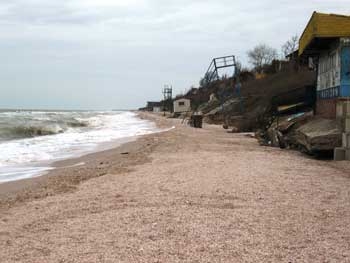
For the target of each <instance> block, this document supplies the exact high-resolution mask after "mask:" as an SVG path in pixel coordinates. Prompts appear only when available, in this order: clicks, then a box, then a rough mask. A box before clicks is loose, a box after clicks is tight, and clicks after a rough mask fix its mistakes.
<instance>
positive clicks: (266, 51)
mask: <svg viewBox="0 0 350 263" xmlns="http://www.w3.org/2000/svg"><path fill="white" fill-rule="evenodd" d="M248 58H249V62H250V63H251V64H252V65H253V66H254V69H255V70H256V71H257V72H259V73H261V72H262V69H263V67H264V66H265V65H269V64H271V62H272V61H273V60H274V59H276V58H277V50H276V49H274V48H272V47H269V46H267V45H266V44H260V45H258V46H256V47H254V48H253V49H252V50H250V51H248Z"/></svg>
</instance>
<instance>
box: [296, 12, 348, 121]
mask: <svg viewBox="0 0 350 263" xmlns="http://www.w3.org/2000/svg"><path fill="white" fill-rule="evenodd" d="M299 56H301V57H303V58H306V59H308V60H309V61H310V65H312V64H314V65H315V67H316V69H317V102H316V115H320V116H322V117H325V118H331V119H333V118H336V111H337V110H336V109H337V102H338V101H341V100H344V99H349V98H350V16H343V15H335V14H322V13H317V12H314V13H313V15H312V17H311V19H310V21H309V23H308V24H307V26H306V28H305V30H304V32H303V34H302V36H301V38H300V41H299Z"/></svg>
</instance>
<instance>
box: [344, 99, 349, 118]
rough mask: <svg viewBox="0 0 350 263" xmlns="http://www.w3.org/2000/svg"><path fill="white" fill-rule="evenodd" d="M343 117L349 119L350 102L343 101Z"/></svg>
mask: <svg viewBox="0 0 350 263" xmlns="http://www.w3.org/2000/svg"><path fill="white" fill-rule="evenodd" d="M343 116H344V117H348V116H349V117H350V101H343Z"/></svg>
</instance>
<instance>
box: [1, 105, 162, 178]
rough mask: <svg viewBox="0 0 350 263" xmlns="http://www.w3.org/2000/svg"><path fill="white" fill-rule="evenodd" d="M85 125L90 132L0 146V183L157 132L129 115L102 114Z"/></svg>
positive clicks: (31, 175)
mask: <svg viewBox="0 0 350 263" xmlns="http://www.w3.org/2000/svg"><path fill="white" fill-rule="evenodd" d="M86 121H87V122H89V123H90V124H92V127H93V128H92V129H91V127H90V128H89V129H86V128H85V129H84V128H77V129H69V130H68V131H66V132H65V133H61V134H56V135H50V136H41V137H35V138H27V139H21V140H14V141H8V142H3V143H1V144H0V182H5V181H13V180H19V179H23V178H29V177H33V176H36V175H38V174H40V173H42V172H44V171H47V170H48V169H49V167H48V166H47V163H49V162H53V161H56V160H61V159H66V158H70V157H75V156H79V155H82V154H84V153H88V152H92V151H94V150H96V148H97V147H98V146H99V145H100V144H102V143H106V142H111V141H113V140H117V139H122V138H128V137H134V136H139V135H144V134H149V133H153V132H157V131H158V130H157V128H156V126H155V125H154V124H153V123H151V122H149V121H146V120H141V119H139V118H137V116H136V114H134V113H131V112H124V113H115V114H104V113H101V114H97V115H96V116H94V117H91V118H88V119H86ZM44 163H45V165H43V164H44Z"/></svg>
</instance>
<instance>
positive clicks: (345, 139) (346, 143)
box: [342, 132, 350, 148]
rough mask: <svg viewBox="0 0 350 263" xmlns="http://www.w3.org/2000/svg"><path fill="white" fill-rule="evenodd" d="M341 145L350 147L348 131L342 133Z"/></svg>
mask: <svg viewBox="0 0 350 263" xmlns="http://www.w3.org/2000/svg"><path fill="white" fill-rule="evenodd" d="M342 145H343V147H344V148H350V133H348V132H344V133H343V138H342Z"/></svg>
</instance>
